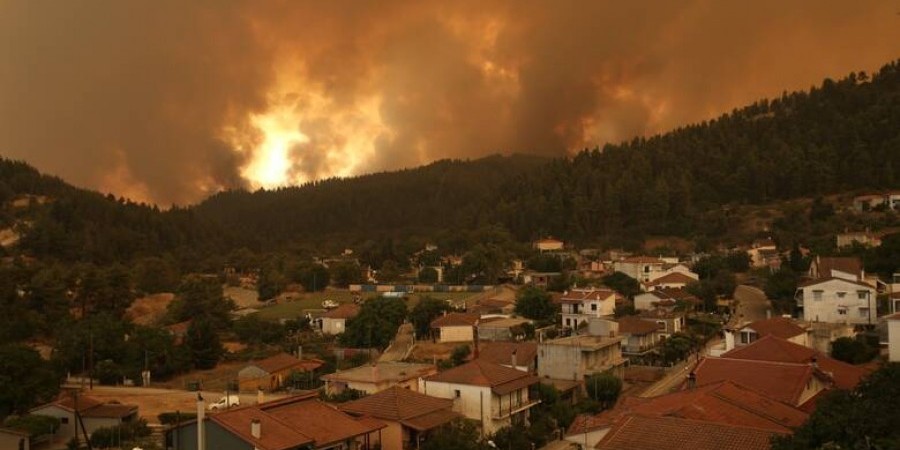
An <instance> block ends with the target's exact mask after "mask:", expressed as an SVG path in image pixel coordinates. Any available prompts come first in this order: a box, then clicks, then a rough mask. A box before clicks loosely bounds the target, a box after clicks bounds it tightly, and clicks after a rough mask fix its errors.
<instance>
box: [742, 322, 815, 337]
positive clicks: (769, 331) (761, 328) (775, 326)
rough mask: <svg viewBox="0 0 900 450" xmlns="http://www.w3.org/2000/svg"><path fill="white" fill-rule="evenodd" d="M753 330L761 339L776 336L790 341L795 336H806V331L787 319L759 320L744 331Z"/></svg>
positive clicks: (747, 326)
mask: <svg viewBox="0 0 900 450" xmlns="http://www.w3.org/2000/svg"><path fill="white" fill-rule="evenodd" d="M747 328H749V329H751V330H753V331H755V332H756V334H758V335H759V336H760V337H762V336H769V335H772V336H776V337H780V338H782V339H790V338H792V337H794V336H799V335H801V334H806V329H805V328H803V327H801V326H800V325H797V324H796V323H795V322H794V321H793V320H791V319H788V318H787V317H772V318H770V319H763V320H757V321H756V322H751V323H749V324H747V325H744V327H743V328H742V329H747Z"/></svg>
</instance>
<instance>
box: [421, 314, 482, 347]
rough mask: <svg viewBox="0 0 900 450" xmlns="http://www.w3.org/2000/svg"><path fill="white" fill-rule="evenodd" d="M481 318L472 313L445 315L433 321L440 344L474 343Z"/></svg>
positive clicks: (433, 327) (432, 327) (432, 325)
mask: <svg viewBox="0 0 900 450" xmlns="http://www.w3.org/2000/svg"><path fill="white" fill-rule="evenodd" d="M480 318H481V316H479V315H478V314H471V313H457V312H454V313H444V315H443V316H441V317H438V318H437V319H434V320H432V321H431V329H432V330H435V331H436V332H435V336H436V339H437V341H438V342H472V341H474V340H475V326H476V325H477V324H478V319H480Z"/></svg>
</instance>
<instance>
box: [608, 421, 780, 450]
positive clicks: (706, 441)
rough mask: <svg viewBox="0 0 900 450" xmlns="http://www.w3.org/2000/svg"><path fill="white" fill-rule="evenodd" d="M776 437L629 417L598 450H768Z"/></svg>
mask: <svg viewBox="0 0 900 450" xmlns="http://www.w3.org/2000/svg"><path fill="white" fill-rule="evenodd" d="M776 434H787V433H775V432H772V431H769V430H761V429H758V428H751V427H742V426H735V425H725V424H720V423H711V422H702V421H699V420H692V419H682V418H677V417H646V416H640V415H628V416H625V417H624V418H622V419H621V420H620V421H618V422H617V423H616V424H615V425H614V426H613V427H612V429H611V430H610V431H609V433H607V434H606V435H605V436H604V437H603V439H601V440H600V442H598V443H597V446H596V447H594V448H596V449H599V450H613V449H616V450H620V449H634V450H644V449H646V450H649V449H659V448H665V449H667V450H768V449H769V447H770V444H769V442H770V440H771V439H772V436H773V435H776Z"/></svg>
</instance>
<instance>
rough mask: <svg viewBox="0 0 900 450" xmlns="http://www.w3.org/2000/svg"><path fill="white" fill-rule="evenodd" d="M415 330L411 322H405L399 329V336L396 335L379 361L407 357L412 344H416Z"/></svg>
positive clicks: (397, 359) (400, 359)
mask: <svg viewBox="0 0 900 450" xmlns="http://www.w3.org/2000/svg"><path fill="white" fill-rule="evenodd" d="M414 333H415V330H414V329H413V326H412V324H411V323H404V324H402V325H400V328H398V329H397V336H395V337H394V340H393V342H391V345H390V347H388V348H387V349H386V350H385V351H384V353H383V354H382V355H381V357H380V358H378V361H379V362H388V361H402V360H403V359H404V358H406V355H407V354H408V353H409V351H410V349H411V348H412V346H413V345H414V344H415V338H414V336H413V335H414Z"/></svg>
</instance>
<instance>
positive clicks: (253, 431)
mask: <svg viewBox="0 0 900 450" xmlns="http://www.w3.org/2000/svg"><path fill="white" fill-rule="evenodd" d="M250 435H251V436H253V437H254V438H256V439H259V437H260V436H261V435H262V424H261V423H260V421H259V419H253V420H251V421H250Z"/></svg>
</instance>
